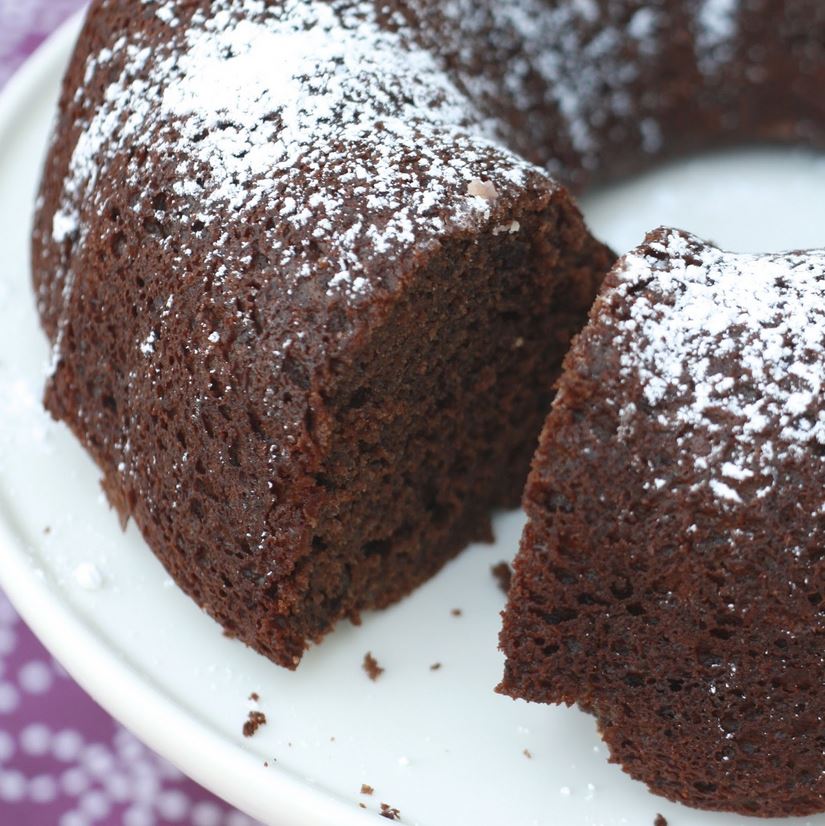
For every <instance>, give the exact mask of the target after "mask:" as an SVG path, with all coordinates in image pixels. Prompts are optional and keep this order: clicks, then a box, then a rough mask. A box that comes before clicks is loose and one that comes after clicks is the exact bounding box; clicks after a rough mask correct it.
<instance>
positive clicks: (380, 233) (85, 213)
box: [33, 0, 825, 813]
mask: <svg viewBox="0 0 825 826" xmlns="http://www.w3.org/2000/svg"><path fill="white" fill-rule="evenodd" d="M823 44H825V7H822V6H821V4H819V3H817V2H816V1H815V0H787V2H778V0H741V2H736V0H658V2H655V3H642V2H635V1H633V0H510V2H507V3H502V2H498V0H381V2H378V0H278V1H277V2H265V0H142V2H140V3H137V2H135V0H93V2H92V5H91V8H90V10H89V12H88V17H87V22H86V25H85V27H84V29H83V32H82V34H81V37H80V39H79V42H78V45H77V48H76V51H75V54H74V56H73V59H72V62H71V64H70V68H69V70H68V73H67V76H66V79H65V82H64V86H63V91H62V96H61V101H60V110H59V118H58V122H57V126H56V129H55V133H54V138H53V141H52V144H51V148H50V151H49V154H48V158H47V161H46V167H45V172H44V177H43V183H42V190H41V194H40V198H39V201H38V209H37V215H36V220H35V228H34V233H33V275H34V286H35V290H36V294H37V302H38V308H39V311H40V315H41V319H42V323H43V326H44V328H45V330H46V333H47V335H48V336H49V338H50V339H51V341H52V343H53V347H54V360H53V372H52V374H51V376H50V379H49V381H48V385H47V389H46V404H47V407H48V408H49V410H50V411H51V412H52V414H53V415H54V416H55V417H57V418H59V419H62V420H64V421H65V422H66V423H67V424H68V425H69V426H70V427H71V428H72V430H73V431H74V432H75V434H76V435H77V437H78V438H79V440H80V441H81V442H82V443H83V444H84V446H85V447H86V448H87V449H88V450H89V452H90V453H91V455H92V456H93V457H94V459H95V460H96V462H97V463H98V464H99V466H100V468H101V470H102V472H103V476H104V488H105V490H106V493H107V495H108V497H109V500H110V501H111V502H112V504H113V505H114V506H115V507H116V508H117V510H118V511H119V513H120V515H121V517H122V519H123V520H126V519H128V518H134V520H135V521H136V523H137V524H138V526H139V527H140V529H141V531H142V532H143V534H144V536H145V538H146V540H147V542H148V544H149V545H150V546H151V548H152V549H153V551H154V552H155V553H156V554H157V556H158V557H159V558H160V560H161V561H162V562H163V564H164V565H165V566H166V568H167V569H168V570H169V572H170V573H171V575H172V576H173V577H174V578H175V580H176V581H177V582H178V584H179V585H180V586H181V587H182V588H183V589H184V590H185V591H186V592H187V593H188V594H190V595H191V596H192V597H193V599H195V600H196V601H197V602H198V604H199V605H200V606H201V607H202V608H203V609H205V610H206V611H207V612H209V613H210V614H211V615H212V616H213V617H215V619H216V620H218V622H220V623H221V624H222V625H223V626H224V628H225V629H226V630H227V631H228V632H229V633H231V634H234V635H235V636H237V637H238V638H239V639H241V640H243V641H244V642H245V643H247V644H248V645H250V646H252V647H253V648H255V649H256V650H258V651H260V652H261V653H263V654H265V655H266V656H268V657H270V658H271V659H272V660H274V661H275V662H277V663H279V664H281V665H284V666H286V667H288V668H294V667H296V666H297V665H298V663H299V660H300V657H301V655H302V653H303V652H304V651H305V649H306V647H307V645H308V644H309V643H310V642H313V641H318V640H320V639H321V638H322V637H323V635H324V634H326V633H327V632H328V631H329V630H330V629H331V628H332V627H333V626H334V625H335V623H336V622H337V621H339V620H341V619H343V618H350V619H353V620H355V621H357V620H358V617H359V614H360V612H362V611H364V610H366V609H372V608H380V607H383V606H386V605H388V604H390V603H392V602H393V601H395V600H397V599H399V598H400V597H401V596H403V595H404V594H406V593H408V592H409V591H410V590H411V589H412V588H414V587H415V586H416V585H417V584H419V583H421V582H422V581H424V580H425V579H427V578H428V577H430V576H431V575H432V574H434V573H435V572H436V571H437V570H438V569H439V568H440V567H441V566H442V565H443V564H444V562H445V561H446V560H447V559H449V558H450V557H451V556H453V555H454V554H455V553H457V552H458V551H459V550H460V549H461V548H462V547H463V546H465V545H466V544H467V542H468V541H470V540H471V539H474V538H483V537H485V536H487V535H489V513H490V511H491V509H492V508H495V507H500V506H508V505H514V504H516V503H517V501H518V499H519V494H520V491H521V488H522V484H523V480H524V478H525V476H526V473H527V469H528V464H529V459H530V454H531V453H532V450H533V447H534V444H535V439H536V437H537V435H538V433H539V430H540V428H541V424H542V421H543V419H544V416H545V414H546V412H547V408H548V406H549V402H550V400H551V397H552V387H553V383H554V382H555V380H556V379H557V378H558V375H559V372H560V365H561V361H562V358H563V357H564V355H565V352H566V351H567V349H568V346H569V343H570V340H571V338H572V337H573V336H574V335H575V334H576V333H577V332H578V331H579V330H580V329H581V327H582V325H583V324H584V323H585V320H586V317H587V312H588V310H589V308H590V306H591V304H592V301H593V299H594V297H595V295H596V293H597V290H598V288H599V284H600V283H601V281H602V279H603V277H604V275H605V273H606V272H607V271H608V270H609V269H610V266H611V264H612V263H613V261H614V256H613V255H612V253H611V252H610V251H609V250H608V249H607V248H606V247H605V246H604V245H603V244H601V243H600V242H599V241H598V240H596V239H594V238H593V237H592V236H591V235H590V233H589V232H588V230H587V228H586V226H585V225H584V223H583V220H582V218H581V215H580V213H579V211H578V209H577V207H576V205H575V202H574V201H573V200H572V198H571V195H570V194H569V192H568V188H567V187H569V188H570V189H571V190H572V191H573V192H579V191H581V190H582V189H583V188H584V187H585V186H586V185H588V184H589V183H591V182H594V181H604V180H606V179H607V178H609V177H614V176H617V175H622V174H627V173H629V172H632V171H634V170H637V169H639V168H641V167H642V166H644V165H647V164H649V163H650V162H651V161H652V160H653V159H656V158H662V157H665V156H669V155H673V154H677V153H682V152H686V151H690V150H692V149H695V148H698V147H702V146H708V145H710V144H720V143H730V142H735V141H741V140H799V141H805V142H808V143H819V142H821V138H822V131H823V129H822V125H823V124H825V112H823V111H822V110H823V107H825V98H824V97H823V96H821V94H820V92H821V89H822V88H823V83H825V45H823ZM802 260H805V259H804V256H803V258H802ZM549 505H552V503H549ZM533 553H534V555H535V557H536V559H537V560H539V561H541V560H542V559H543V557H542V555H541V554H542V550H541V549H536V548H534V549H533ZM526 569H527V563H522V565H521V571H520V572H517V578H516V589H515V591H514V594H515V595H516V596H518V595H519V594H522V593H523V594H525V597H524V598H525V600H526V599H528V594H527V593H526V585H525V573H524V571H525V570H526ZM544 573H545V574H546V573H547V571H546V570H544ZM511 610H512V602H511ZM544 613H545V615H546V617H547V616H549V617H551V618H552V617H554V616H556V614H555V613H554V610H553V607H552V606H546V610H545V612H544ZM559 616H561V622H564V621H566V619H565V617H566V615H564V616H562V615H561V614H560V615H559ZM546 617H545V619H546ZM548 621H549V620H548ZM806 639H807V637H806ZM570 644H573V643H570ZM506 647H507V638H506V636H505V648H506ZM510 653H511V654H512V652H510ZM536 656H540V657H546V658H549V659H548V660H547V662H548V663H552V662H553V659H552V657H553V651H552V645H550V643H547V644H546V645H545V646H544V648H543V649H541V651H538V650H537V653H536ZM588 662H589V663H590V664H591V665H592V659H590V660H588ZM548 667H550V666H548ZM661 671H662V673H665V672H667V669H666V668H665V667H664V665H663V666H662V669H661ZM508 679H509V680H510V683H509V685H508V684H507V683H506V684H505V687H506V688H507V689H508V690H509V691H511V693H514V694H522V695H527V694H530V696H531V699H541V700H545V701H547V700H550V701H559V700H564V701H567V702H571V701H579V702H581V703H582V704H583V705H584V706H585V707H587V708H589V709H590V710H592V711H594V712H595V713H597V714H600V713H601V708H602V707H601V706H600V705H599V703H597V702H596V699H595V696H594V694H593V693H592V692H590V690H589V689H588V691H587V693H583V694H582V695H581V696H578V695H574V694H572V693H570V692H569V691H567V690H566V689H565V690H562V689H560V688H559V687H558V686H556V685H553V683H552V679H549V680H548V681H546V684H545V683H542V691H543V692H544V693H543V694H542V692H533V693H531V692H529V691H527V690H526V689H525V688H524V685H526V683H524V682H523V681H522V685H521V687H518V685H517V672H516V664H515V660H511V663H510V664H509V666H508ZM640 679H642V680H644V679H645V677H644V676H642V677H640ZM814 679H816V680H819V681H820V683H821V674H817V675H815V677H814ZM811 702H813V700H812V701H811ZM709 708H710V706H707V707H706V708H704V709H703V712H704V711H708V709H709ZM809 711H810V709H809ZM811 715H813V716H811ZM805 719H818V720H819V722H818V723H817V725H821V719H820V718H817V717H816V715H815V714H814V713H813V712H811V713H810V714H809V715H808V716H807V717H806V718H805ZM610 722H611V721H609V720H608V719H607V718H605V717H602V724H603V726H607V725H609V724H610ZM786 723H788V721H787V720H786V719H785V718H782V719H781V720H779V721H778V722H777V725H778V726H779V727H780V728H781V731H782V734H783V736H785V737H786V739H787V738H790V739H791V741H792V740H793V737H794V736H796V734H794V733H793V732H792V731H791V730H790V729H788V728H785V727H784V726H785V724H786ZM687 725H689V722H688V721H682V722H681V724H680V726H676V725H675V724H674V725H673V726H671V727H670V728H671V730H672V731H677V732H678V731H681V730H682V729H683V727H684V726H687ZM617 730H618V729H617ZM645 736H646V737H647V738H648V739H647V740H646V741H645V742H647V743H649V744H656V745H657V747H658V746H661V744H662V741H661V739H659V740H657V739H656V738H657V737H659V738H661V737H662V736H664V735H662V734H661V732H659V733H657V732H656V731H650V732H648V731H647V730H646V732H645ZM668 737H671V738H672V734H671V735H668ZM820 739H821V736H820ZM608 740H609V742H610V743H611V746H612V747H613V748H614V749H615V753H616V754H617V755H618V756H619V758H620V759H623V760H624V761H625V765H626V767H627V768H628V769H629V770H630V771H631V773H633V774H634V775H635V776H637V777H641V778H642V779H645V780H647V782H648V783H650V785H651V786H652V787H653V788H654V789H656V790H658V791H661V792H663V793H665V794H668V795H670V796H672V797H675V798H678V799H681V800H685V801H686V802H689V803H694V804H696V805H712V806H714V807H720V808H730V809H747V810H750V809H752V807H751V806H750V803H749V802H748V801H749V800H750V798H748V801H746V800H744V799H743V798H741V797H737V796H736V793H734V792H733V791H731V792H729V787H728V786H727V785H725V784H721V785H720V786H719V787H718V790H717V791H718V793H717V792H713V793H711V792H708V789H707V788H706V787H705V786H702V785H701V784H702V783H704V782H705V781H693V779H692V778H693V775H690V774H689V773H688V774H686V775H685V776H686V777H687V776H689V777H690V778H691V783H689V784H687V785H685V784H683V785H679V784H678V783H677V784H672V783H658V782H657V776H656V775H655V772H656V767H657V766H659V765H661V758H662V755H663V754H664V755H667V756H669V759H672V760H674V761H675V763H676V764H677V765H682V763H683V761H686V760H699V759H700V757H701V758H702V759H706V762H705V763H704V766H705V770H706V771H707V772H708V773H709V774H713V775H714V776H715V775H716V773H717V770H719V767H720V766H722V767H725V765H726V764H725V763H724V762H722V763H716V762H713V761H714V760H716V757H717V756H716V754H715V752H714V753H713V754H712V755H711V754H710V753H707V754H704V755H699V754H697V753H691V754H690V755H688V754H681V753H680V751H679V749H680V745H679V742H680V741H679V740H678V737H677V738H676V739H669V740H667V744H668V745H667V748H664V747H662V748H660V749H659V750H658V751H657V750H655V749H654V750H653V751H651V754H655V760H652V761H651V763H650V765H649V766H648V765H646V764H645V754H644V753H643V752H639V751H631V750H623V741H620V738H619V737H617V736H614V737H608ZM691 742H692V744H693V745H694V746H695V743H694V742H693V741H691ZM706 746H707V748H710V746H711V744H709V743H708V744H706ZM697 748H698V747H697ZM743 753H747V752H742V751H739V752H736V751H734V752H733V753H732V754H733V757H732V758H731V759H733V760H741V755H742V754H743ZM711 757H712V758H713V760H711ZM730 757H731V755H729V754H728V753H727V752H726V753H725V754H719V755H718V760H719V761H723V760H724V759H727V758H730ZM751 757H752V761H751V763H748V764H747V765H745V763H743V762H740V764H739V765H740V766H742V767H744V770H746V771H749V772H750V771H751V766H752V765H755V766H756V767H757V768H759V767H764V766H765V765H769V764H771V761H773V762H776V761H777V760H780V758H779V756H778V755H775V754H773V753H771V754H767V753H766V754H757V755H756V756H755V757H754V756H753V755H751ZM656 761H659V762H656ZM786 762H787V761H786ZM697 765H698V764H697ZM734 768H735V766H734ZM707 782H711V781H707ZM798 782H799V783H802V784H806V783H807V784H808V786H807V787H806V788H807V789H808V791H806V792H804V793H803V792H800V793H799V794H797V793H796V792H791V791H788V793H787V794H786V795H785V797H784V798H782V799H780V797H781V795H780V797H777V798H776V800H775V801H774V802H772V803H771V804H770V805H768V806H766V807H765V808H764V809H761V810H760V813H771V812H779V811H794V812H799V811H803V810H804V811H813V810H814V809H815V808H825V807H823V806H822V805H821V804H822V801H823V792H822V789H823V786H822V781H821V779H820V775H817V776H816V777H809V776H808V775H807V774H805V773H803V774H801V775H800V776H799V778H798ZM697 784H698V785H697ZM769 787H770V789H771V790H772V791H775V789H776V786H775V785H770V786H769ZM764 788H768V786H766V787H764ZM750 793H751V792H750V791H749V792H748V794H750Z"/></svg>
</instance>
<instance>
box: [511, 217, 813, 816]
mask: <svg viewBox="0 0 825 826" xmlns="http://www.w3.org/2000/svg"><path fill="white" fill-rule="evenodd" d="M824 360H825V251H817V252H808V253H791V254H787V255H764V256H755V255H733V254H729V253H724V252H720V251H719V250H718V249H716V248H715V247H713V246H709V245H707V244H705V243H703V242H701V241H699V240H698V239H697V238H695V237H692V236H690V235H687V234H685V233H682V232H678V231H675V230H664V229H662V230H658V231H656V232H653V233H651V234H650V235H649V236H648V237H647V239H646V241H645V243H644V244H643V245H642V246H641V247H639V248H638V249H637V250H635V251H634V252H632V253H630V254H629V255H628V256H626V257H625V258H623V259H621V261H620V262H619V263H618V264H617V265H616V267H615V268H614V270H613V271H612V272H611V273H610V275H608V277H607V279H606V281H605V283H604V287H603V291H602V293H601V294H600V297H599V298H598V300H597V302H596V304H595V306H594V308H593V311H592V314H591V318H590V322H589V324H588V326H587V327H586V328H585V330H584V332H583V333H582V334H581V336H580V337H579V338H578V339H577V340H576V342H575V344H574V345H573V348H572V350H571V352H570V354H569V355H568V356H567V359H566V362H565V372H564V374H563V377H562V379H561V380H560V382H559V390H558V395H557V397H556V399H555V402H554V404H553V408H552V412H551V414H550V417H549V419H548V421H547V424H546V425H545V429H544V433H543V435H542V438H541V445H540V448H539V451H538V454H537V456H536V458H535V461H534V466H533V470H532V473H531V476H530V479H529V482H528V485H527V490H526V494H525V505H526V509H527V512H528V516H529V522H528V525H527V527H526V529H525V533H524V537H523V540H522V546H521V550H520V552H519V555H518V558H517V560H516V563H515V573H514V579H513V584H512V586H511V589H510V599H509V604H508V607H507V609H506V612H505V618H504V629H503V632H502V637H501V642H502V648H503V649H504V651H505V653H506V655H507V665H506V673H505V677H504V682H503V683H502V685H501V687H500V690H502V691H504V692H505V693H507V694H510V695H512V696H514V697H521V698H525V699H528V700H533V701H537V702H545V703H547V702H550V703H578V704H579V705H580V706H581V707H582V708H584V709H585V710H587V711H589V712H591V713H593V714H594V715H595V716H596V717H597V719H598V723H599V727H600V729H601V732H602V734H603V736H604V738H605V740H606V741H607V743H608V744H609V747H610V750H611V754H612V757H613V759H614V760H617V761H618V762H620V763H621V764H622V766H623V767H624V768H625V769H626V770H627V771H628V772H629V773H630V774H631V775H633V776H634V777H636V778H639V779H641V780H643V781H645V782H646V783H647V784H648V785H649V786H650V788H651V789H652V790H653V791H655V792H658V793H659V794H663V795H665V796H667V797H669V798H671V799H673V800H678V801H683V802H686V803H689V804H690V805H692V806H700V807H704V808H709V809H722V810H732V811H737V812H742V813H749V814H756V815H762V816H771V815H791V814H796V815H805V814H811V813H813V812H818V811H822V810H823V809H825V773H823V757H822V755H823V746H825V723H823V720H824V719H825V692H823V682H824V681H825V660H823V656H824V654H823V652H824V651H825V648H823V640H825V613H823V605H824V604H825V603H823V595H825V561H823V556H824V554H823V547H825V516H823V514H825V505H823V501H825V500H823V488H825V464H824V463H823V456H825V396H824V395H823V379H824V378H825V374H824V373H823V361H824Z"/></svg>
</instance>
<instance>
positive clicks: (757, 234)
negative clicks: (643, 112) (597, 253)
mask: <svg viewBox="0 0 825 826" xmlns="http://www.w3.org/2000/svg"><path fill="white" fill-rule="evenodd" d="M824 195H825V155H822V154H817V153H814V152H810V151H806V150H804V149H796V148H784V147H776V148H758V149H755V148H745V149H741V148H740V149H731V150H726V151H719V152H712V153H704V154H701V155H697V156H695V157H691V158H688V159H686V160H680V161H675V162H672V163H668V164H664V165H661V166H658V167H656V168H655V169H653V170H652V171H650V172H647V173H645V174H643V175H638V176H634V177H632V178H629V179H627V180H623V181H621V182H619V183H616V184H611V185H610V186H606V187H602V188H599V189H595V190H593V191H591V192H589V193H588V194H587V196H586V197H585V198H583V199H581V206H582V210H583V211H584V214H585V217H586V218H587V221H588V223H589V224H590V227H591V229H592V230H593V232H594V233H595V234H596V236H597V237H599V238H600V239H601V240H603V241H605V242H606V243H608V244H610V245H611V246H612V247H613V249H614V250H615V251H616V252H617V253H619V254H622V253H624V252H626V251H627V250H629V249H633V248H634V247H636V246H637V245H638V244H640V243H641V242H642V239H643V238H644V236H645V233H646V232H648V231H649V230H652V229H655V228H656V227H658V226H670V227H677V228H679V229H684V230H688V231H689V232H693V233H695V234H697V235H699V236H700V237H702V238H706V239H708V240H710V241H713V242H714V243H717V244H718V245H719V246H721V247H722V248H723V249H726V250H730V251H732V252H782V251H785V250H791V249H812V248H821V247H825V231H823V228H824V227H825V197H823V196H824Z"/></svg>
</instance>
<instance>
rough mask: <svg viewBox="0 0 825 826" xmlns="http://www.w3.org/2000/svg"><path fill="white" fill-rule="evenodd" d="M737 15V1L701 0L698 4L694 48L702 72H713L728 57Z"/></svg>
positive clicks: (736, 26) (736, 28) (734, 32)
mask: <svg viewBox="0 0 825 826" xmlns="http://www.w3.org/2000/svg"><path fill="white" fill-rule="evenodd" d="M738 13H739V0H702V2H701V3H700V4H699V11H698V14H697V32H696V48H697V57H698V60H699V68H700V69H702V70H703V71H705V72H709V73H710V72H713V71H714V70H715V69H716V68H718V67H719V65H720V63H721V62H723V61H724V60H727V59H728V58H729V57H730V53H731V45H732V43H733V40H734V38H735V37H736V34H737V31H738V25H737V14H738Z"/></svg>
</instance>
